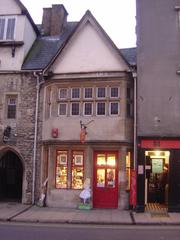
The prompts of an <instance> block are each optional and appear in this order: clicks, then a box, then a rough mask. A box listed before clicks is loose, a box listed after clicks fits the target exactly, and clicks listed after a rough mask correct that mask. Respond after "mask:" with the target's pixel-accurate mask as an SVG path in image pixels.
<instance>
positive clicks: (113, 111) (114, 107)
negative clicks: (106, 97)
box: [109, 102, 119, 115]
mask: <svg viewBox="0 0 180 240" xmlns="http://www.w3.org/2000/svg"><path fill="white" fill-rule="evenodd" d="M109 111H110V115H118V114H119V103H118V102H110V110H109Z"/></svg>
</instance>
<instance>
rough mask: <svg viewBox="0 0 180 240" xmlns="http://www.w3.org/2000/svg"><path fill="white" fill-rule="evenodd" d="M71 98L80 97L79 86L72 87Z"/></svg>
mask: <svg viewBox="0 0 180 240" xmlns="http://www.w3.org/2000/svg"><path fill="white" fill-rule="evenodd" d="M71 98H73V99H78V98H80V89H79V88H72V89H71Z"/></svg>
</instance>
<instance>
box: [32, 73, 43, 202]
mask: <svg viewBox="0 0 180 240" xmlns="http://www.w3.org/2000/svg"><path fill="white" fill-rule="evenodd" d="M33 75H34V77H36V106H35V124H34V147H33V149H34V150H33V166H32V167H33V169H32V204H34V203H35V184H36V183H35V179H36V160H37V158H36V153H37V134H38V112H39V90H40V86H41V85H42V84H43V83H44V80H42V79H43V74H42V73H41V72H38V73H37V72H33Z"/></svg>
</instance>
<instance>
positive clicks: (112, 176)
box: [107, 169, 115, 188]
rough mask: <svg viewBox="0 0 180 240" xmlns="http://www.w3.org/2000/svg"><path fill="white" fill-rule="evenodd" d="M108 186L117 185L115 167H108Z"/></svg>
mask: <svg viewBox="0 0 180 240" xmlns="http://www.w3.org/2000/svg"><path fill="white" fill-rule="evenodd" d="M107 187H111V188H114V187H115V169H107Z"/></svg>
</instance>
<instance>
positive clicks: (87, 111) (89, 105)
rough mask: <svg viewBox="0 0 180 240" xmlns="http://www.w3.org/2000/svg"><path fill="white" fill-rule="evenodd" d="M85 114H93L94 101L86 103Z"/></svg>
mask: <svg viewBox="0 0 180 240" xmlns="http://www.w3.org/2000/svg"><path fill="white" fill-rule="evenodd" d="M84 115H92V103H85V104H84Z"/></svg>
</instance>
